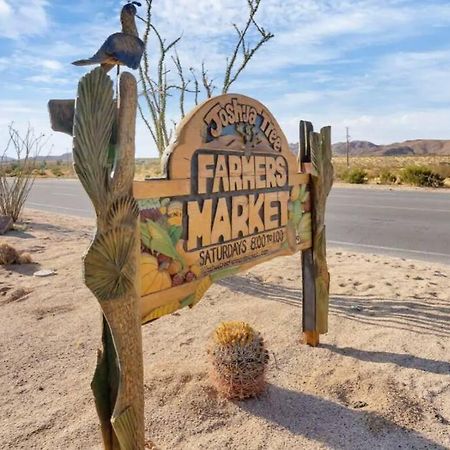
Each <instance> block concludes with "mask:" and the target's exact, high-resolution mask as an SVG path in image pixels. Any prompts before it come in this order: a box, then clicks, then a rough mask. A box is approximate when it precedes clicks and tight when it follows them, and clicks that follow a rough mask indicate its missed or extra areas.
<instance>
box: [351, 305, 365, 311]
mask: <svg viewBox="0 0 450 450" xmlns="http://www.w3.org/2000/svg"><path fill="white" fill-rule="evenodd" d="M350 309H351V310H352V311H359V312H361V311H362V310H363V307H362V306H360V305H352V306H350Z"/></svg>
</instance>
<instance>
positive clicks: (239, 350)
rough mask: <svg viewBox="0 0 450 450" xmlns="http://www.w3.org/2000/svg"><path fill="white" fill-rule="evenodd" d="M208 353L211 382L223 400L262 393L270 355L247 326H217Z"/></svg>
mask: <svg viewBox="0 0 450 450" xmlns="http://www.w3.org/2000/svg"><path fill="white" fill-rule="evenodd" d="M208 353H209V356H210V360H211V363H212V364H211V366H212V367H211V373H210V374H211V380H212V383H213V384H214V386H215V387H216V389H217V391H218V392H219V394H220V395H222V396H223V397H225V398H227V399H238V400H243V399H246V398H250V397H254V396H257V395H258V394H260V393H261V392H262V391H263V390H264V388H265V384H266V382H265V372H266V367H267V362H268V360H269V354H268V352H267V350H266V348H265V346H264V341H263V338H262V337H261V335H260V334H259V333H258V332H256V331H255V330H254V329H253V328H252V327H251V326H250V325H249V324H247V323H245V322H224V323H222V324H220V325H219V326H218V327H217V328H216V330H215V332H214V334H213V338H212V342H211V344H210V347H209V349H208Z"/></svg>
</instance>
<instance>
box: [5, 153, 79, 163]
mask: <svg viewBox="0 0 450 450" xmlns="http://www.w3.org/2000/svg"><path fill="white" fill-rule="evenodd" d="M2 161H3V162H12V161H15V158H10V157H9V156H5V157H4V158H3V159H2ZM36 161H46V162H56V161H63V162H71V161H72V153H63V154H62V155H47V156H43V155H39V156H37V157H36Z"/></svg>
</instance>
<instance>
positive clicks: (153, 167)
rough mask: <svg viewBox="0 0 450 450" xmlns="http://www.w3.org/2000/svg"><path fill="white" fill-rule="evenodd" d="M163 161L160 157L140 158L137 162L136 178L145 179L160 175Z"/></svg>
mask: <svg viewBox="0 0 450 450" xmlns="http://www.w3.org/2000/svg"><path fill="white" fill-rule="evenodd" d="M161 175H162V173H161V163H160V161H159V159H158V158H138V159H136V162H135V174H134V179H135V180H139V181H142V180H145V179H146V178H155V177H160V176H161Z"/></svg>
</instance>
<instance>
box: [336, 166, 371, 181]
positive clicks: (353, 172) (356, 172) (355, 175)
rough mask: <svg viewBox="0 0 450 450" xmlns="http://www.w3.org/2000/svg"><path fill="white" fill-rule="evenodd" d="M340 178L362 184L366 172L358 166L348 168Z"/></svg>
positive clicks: (365, 178) (365, 177) (365, 179)
mask: <svg viewBox="0 0 450 450" xmlns="http://www.w3.org/2000/svg"><path fill="white" fill-rule="evenodd" d="M342 179H343V180H344V181H346V182H347V183H352V184H364V183H366V182H367V172H366V171H365V170H364V169H360V168H358V167H356V168H354V169H348V170H347V171H346V172H345V173H344V174H343V176H342Z"/></svg>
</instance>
